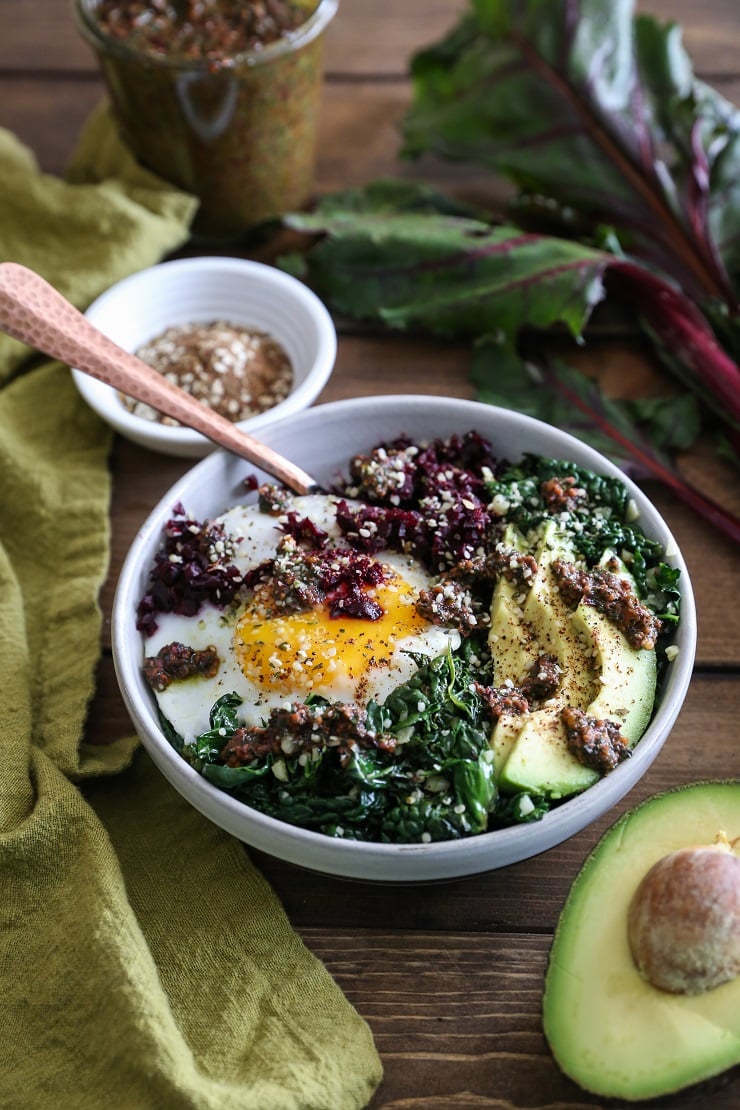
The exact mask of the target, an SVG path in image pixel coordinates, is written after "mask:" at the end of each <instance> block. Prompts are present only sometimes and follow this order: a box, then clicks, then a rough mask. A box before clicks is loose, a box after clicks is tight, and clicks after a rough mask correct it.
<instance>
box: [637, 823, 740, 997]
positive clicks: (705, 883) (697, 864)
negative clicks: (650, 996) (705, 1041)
mask: <svg viewBox="0 0 740 1110" xmlns="http://www.w3.org/2000/svg"><path fill="white" fill-rule="evenodd" d="M627 930H628V939H629V945H630V949H631V952H632V957H633V959H634V961H635V964H636V966H637V968H638V970H639V972H640V974H641V975H642V976H643V977H644V978H645V979H646V980H647V981H648V982H649V983H650V984H651V985H652V986H654V987H656V988H657V989H658V990H662V991H668V992H670V993H671V994H701V993H703V992H704V991H708V990H712V989H713V988H714V987H718V986H720V985H721V984H722V983H726V982H728V981H729V980H731V979H735V978H736V977H737V976H738V975H740V858H739V857H738V856H737V855H735V853H734V851H733V846H732V845H731V844H730V843H729V841H728V840H727V838H726V837H722V836H720V837H719V838H718V840H717V842H716V843H715V844H712V845H706V846H701V847H693V848H681V849H679V850H677V851H674V852H670V853H669V854H668V855H666V856H663V857H662V858H661V859H659V860H658V861H657V863H655V864H654V865H653V866H652V867H651V868H650V870H649V871H648V872H647V873H646V874H645V876H644V877H643V879H642V881H641V882H640V884H639V886H638V887H637V889H636V891H635V894H634V895H633V898H632V901H631V902H630V906H629V911H628V915H627Z"/></svg>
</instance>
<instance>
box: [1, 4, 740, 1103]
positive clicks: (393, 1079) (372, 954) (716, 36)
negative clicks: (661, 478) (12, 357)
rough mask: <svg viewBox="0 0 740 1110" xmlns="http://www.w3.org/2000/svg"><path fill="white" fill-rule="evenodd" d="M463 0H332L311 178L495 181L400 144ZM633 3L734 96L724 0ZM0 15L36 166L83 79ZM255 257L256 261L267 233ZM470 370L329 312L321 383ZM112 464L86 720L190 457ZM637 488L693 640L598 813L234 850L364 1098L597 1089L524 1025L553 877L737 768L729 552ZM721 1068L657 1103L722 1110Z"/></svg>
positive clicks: (453, 378) (442, 382)
mask: <svg viewBox="0 0 740 1110" xmlns="http://www.w3.org/2000/svg"><path fill="white" fill-rule="evenodd" d="M463 6H464V4H463V0H400V2H399V0H344V2H343V4H342V5H341V8H340V12H339V14H338V16H337V18H336V19H335V21H334V24H333V25H332V27H331V29H330V32H329V37H328V56H327V74H326V83H325V91H324V99H323V106H322V124H321V152H320V157H319V163H318V173H317V190H318V191H319V192H323V191H328V190H331V189H334V188H338V187H342V186H345V185H350V184H362V183H364V182H367V181H370V180H372V179H373V178H375V177H379V176H382V175H388V174H395V175H398V176H403V177H405V178H409V179H424V180H426V181H431V182H434V183H437V184H439V185H441V186H444V187H445V188H448V189H450V190H453V191H455V192H456V193H457V194H458V195H460V196H465V197H468V198H474V199H478V200H483V201H490V200H491V198H494V199H495V197H496V195H497V193H496V190H497V188H498V186H497V185H496V183H495V182H493V183H492V182H491V181H490V179H488V178H487V177H486V175H484V174H483V173H482V172H481V173H477V174H476V173H473V174H471V173H470V172H469V171H468V170H467V169H466V170H465V171H464V172H463V171H462V170H461V169H460V168H459V167H458V168H456V167H451V166H449V165H444V164H439V163H437V162H434V161H431V160H425V161H424V162H422V163H420V164H416V165H408V164H403V163H399V161H398V158H397V151H398V146H399V137H398V130H397V125H398V122H399V120H400V119H401V117H402V115H403V113H404V111H405V109H406V107H407V106H408V104H409V101H410V87H409V82H408V79H407V60H408V58H409V56H410V55H411V53H412V52H413V51H414V50H416V49H417V48H419V47H420V46H422V45H424V44H426V43H429V42H431V41H433V40H435V39H436V38H438V37H439V36H440V35H441V34H442V33H443V32H444V31H446V30H447V28H448V27H449V26H451V24H452V22H453V20H454V18H455V17H456V15H457V13H458V12H460V11H461V10H462V8H463ZM641 7H642V8H643V9H644V10H647V11H651V12H654V13H655V14H657V15H659V16H661V17H663V18H673V19H675V20H677V21H678V22H680V23H682V24H683V26H684V32H685V42H686V44H687V46H688V48H689V51H690V53H691V55H692V58H693V61H694V66H695V69H696V71H697V72H698V74H699V75H700V76H701V77H702V78H703V79H704V80H706V81H708V82H709V83H710V84H712V85H714V86H715V87H717V88H718V89H719V90H720V91H722V92H723V94H724V95H725V96H727V97H728V98H729V99H731V100H734V102H735V103H740V49H739V48H740V10H738V7H737V3H736V0H704V2H703V3H702V4H695V3H693V2H692V0H650V2H646V3H644V4H642V5H641ZM0 27H1V30H2V33H1V34H0V126H3V127H6V128H8V129H10V130H11V131H14V132H15V133H16V134H17V135H18V136H19V137H20V138H21V139H22V140H23V141H24V142H26V143H27V144H28V145H29V146H31V147H32V148H33V149H34V151H35V152H36V154H37V157H38V159H39V161H40V164H41V166H42V168H43V169H45V170H48V171H49V172H60V171H61V170H62V168H63V166H64V163H65V161H66V158H67V157H68V155H69V153H70V151H71V150H72V148H73V145H74V142H75V138H76V135H77V133H78V131H79V128H80V126H81V124H82V122H83V121H84V120H85V118H86V116H87V114H88V113H89V111H90V110H91V109H92V107H93V106H94V105H95V104H96V103H97V102H98V100H99V98H100V96H101V91H102V89H101V83H100V80H99V78H98V74H97V71H96V68H95V63H94V61H93V58H92V56H91V55H90V54H89V52H88V50H87V48H86V46H84V45H83V43H82V42H81V41H80V40H79V39H78V37H77V33H76V31H75V28H74V26H73V22H72V17H71V13H70V9H69V5H68V4H67V3H66V2H62V0H3V2H2V6H1V7H0ZM255 256H257V257H262V258H268V259H269V257H270V248H269V245H267V246H264V247H263V248H262V249H261V251H260V252H258V253H257V254H256V255H255ZM580 361H581V364H582V365H584V366H585V367H586V368H588V369H593V370H597V371H598V372H599V373H600V374H601V375H602V377H603V378H604V381H605V384H606V386H607V388H609V387H611V388H616V389H621V390H622V391H624V390H627V391H632V392H636V391H638V390H639V389H640V388H641V382H642V381H643V379H644V378H646V377H650V376H651V375H653V374H654V373H655V372H656V368H655V365H654V363H653V361H652V360H651V358H650V356H649V355H648V353H646V351H645V348H644V345H643V344H642V342H641V341H640V340H639V338H637V337H633V336H630V335H622V336H619V335H609V334H599V335H597V336H595V337H594V339H593V341H592V342H591V343H589V345H588V347H587V349H586V351H585V352H582V353H581V355H580ZM467 374H468V351H467V349H466V348H465V347H464V346H463V345H456V344H440V343H439V342H436V341H435V342H432V341H426V340H423V339H418V338H409V337H403V336H401V337H399V336H389V335H379V334H377V333H370V332H366V331H363V330H362V329H360V328H357V327H351V328H345V327H342V328H341V329H340V335H339V351H338V358H337V365H336V371H335V373H334V375H333V377H332V379H331V381H330V383H329V385H328V386H327V388H326V390H325V392H324V394H323V395H322V397H321V400H325V401H328V400H334V399H338V398H343V397H351V396H356V395H367V394H375V393H400V392H418V393H434V394H439V395H448V396H453V397H472V396H473V391H472V387H471V385H470V383H469V382H468V377H467ZM111 465H112V469H113V475H114V493H113V503H112V510H111V512H112V534H113V541H112V543H113V550H112V566H111V572H110V579H109V582H108V584H107V585H106V587H105V590H104V592H103V597H102V604H103V606H104V612H105V614H106V623H105V640H104V651H103V657H102V661H101V665H100V671H99V689H98V694H97V697H96V699H95V702H94V704H93V706H92V709H91V716H90V721H89V733H90V736H91V738H104V737H113V736H119V735H123V734H128V733H129V732H130V729H131V726H130V723H129V721H128V719H127V718H126V714H125V710H124V708H123V705H122V702H121V700H120V697H119V695H118V692H117V689H116V684H115V679H114V675H113V667H112V662H111V656H110V641H109V623H108V619H107V618H108V615H109V613H110V607H111V600H112V595H113V586H114V583H115V580H116V576H117V573H118V570H119V567H120V565H121V560H122V558H123V556H124V554H125V552H126V549H127V547H128V545H129V543H130V541H131V540H132V538H133V536H134V534H135V531H136V529H137V527H138V526H139V524H140V523H141V521H142V520H143V519H144V517H145V516H146V514H147V513H148V511H149V509H150V508H151V507H152V506H153V505H154V504H155V502H156V501H158V500H159V498H160V496H161V495H162V494H163V493H164V492H165V491H166V489H167V488H168V487H169V486H170V484H171V483H172V482H173V481H174V480H175V479H176V478H177V477H179V475H180V474H181V473H182V471H183V470H184V469H185V468H186V465H187V464H186V463H184V462H182V461H177V460H173V459H168V458H165V457H163V456H159V455H155V454H150V453H148V452H146V451H144V450H142V449H139V448H136V447H134V446H132V445H131V444H129V443H127V442H123V441H120V442H117V443H116V444H115V448H114V452H113V456H112V460H111ZM683 465H684V466H685V468H686V470H687V473H689V474H690V475H691V477H692V478H693V480H694V481H695V482H697V483H698V484H700V485H702V486H704V488H706V489H707V490H709V491H710V492H712V491H713V492H714V493H715V494H717V495H718V496H720V497H721V498H722V499H723V500H724V501H725V502H726V503H729V504H731V505H732V506H733V507H734V510H735V512H740V491H739V490H738V488H737V482H736V480H733V476H732V474H731V472H729V471H724V470H723V469H722V467H720V466H719V465H718V464H716V463H715V462H713V461H712V459H711V458H710V456H709V454H708V453H707V452H706V451H703V450H701V449H699V450H696V451H694V452H692V455H691V456H690V457H689V458H687V459H686V460H684V464H683ZM646 488H648V492H649V493H650V494H651V495H652V496H653V497H654V499H655V500H656V502H657V504H658V506H659V508H660V509H661V511H662V512H663V514H664V516H665V517H666V519H667V521H668V523H669V525H670V527H671V528H672V530H673V531H674V533H675V535H676V537H677V539H678V541H679V543H680V545H681V546H682V548H683V550H684V553H685V556H686V558H687V561H688V564H689V568H690V571H691V574H692V580H693V585H694V589H695V593H696V599H697V607H698V617H699V643H698V655H697V661H696V670H695V674H694V677H693V680H692V685H691V688H690V691H689V695H688V698H687V701H686V704H685V707H684V709H683V711H682V712H681V715H680V717H679V719H678V722H677V724H676V726H675V728H674V730H673V733H672V735H671V737H670V739H669V741H668V743H667V744H666V746H665V747H664V749H663V751H662V752H661V754H660V756H659V757H658V759H657V760H656V762H655V763H654V764H653V766H652V767H651V769H650V771H649V772H648V774H647V775H646V776H645V778H644V779H643V780H642V781H641V782H640V783H639V785H638V786H636V787H635V788H634V789H633V791H632V792H631V793H630V794H629V796H628V797H627V798H626V799H625V800H624V801H623V802H622V803H621V804H620V805H618V806H617V807H616V808H615V810H613V811H612V812H611V813H610V814H609V815H608V817H607V818H604V819H602V820H600V821H598V822H597V823H596V824H595V825H594V826H592V827H590V828H588V829H587V830H585V831H584V832H582V833H580V834H579V835H577V836H575V837H573V838H572V839H571V840H569V841H568V842H567V843H565V844H562V845H561V846H559V847H556V848H553V849H551V850H550V851H548V852H547V853H545V854H544V855H541V856H540V857H538V858H536V859H533V860H530V861H527V862H524V863H520V864H517V865H515V866H511V867H508V868H505V869H503V870H500V871H497V872H491V873H488V874H484V875H480V876H478V877H475V878H470V879H466V880H464V881H457V882H451V883H447V884H440V885H430V886H423V887H413V888H404V887H401V888H388V887H384V886H368V885H362V884H357V883H348V882H344V881H337V880H333V879H331V878H322V877H318V876H316V875H313V874H307V873H304V872H303V871H301V870H300V869H298V868H296V867H293V866H290V865H287V864H283V863H281V862H279V861H276V860H274V859H271V858H268V857H266V856H262V855H257V854H253V857H254V858H255V861H256V862H257V864H258V865H259V866H260V867H261V868H262V869H263V871H264V873H265V874H266V875H267V877H268V878H269V880H270V881H271V882H272V884H273V886H274V888H275V890H276V891H277V893H278V894H279V896H280V898H281V899H282V901H283V904H284V906H285V908H286V910H287V913H288V915H289V917H290V920H291V921H292V922H293V924H294V926H295V928H296V929H297V930H298V931H299V932H300V934H301V936H302V937H303V938H304V939H305V941H306V943H307V944H308V946H309V947H310V948H311V949H312V950H313V951H314V952H315V953H316V955H317V956H319V957H320V958H321V959H322V960H323V961H324V962H325V964H326V966H327V967H328V968H329V970H330V971H331V973H332V974H333V975H334V976H335V977H336V979H337V981H338V982H339V984H340V985H341V987H342V988H343V989H344V991H345V992H346V994H347V996H348V997H349V998H350V999H351V1001H352V1002H353V1003H354V1005H355V1006H356V1007H357V1009H358V1010H359V1012H360V1013H361V1014H362V1015H363V1016H364V1017H365V1018H366V1019H367V1021H368V1022H369V1024H370V1026H371V1028H372V1031H373V1033H374V1036H375V1040H376V1044H377V1047H378V1050H379V1052H380V1054H381V1056H382V1059H383V1063H384V1067H385V1079H384V1080H383V1083H382V1085H381V1087H380V1089H379V1090H378V1092H377V1094H376V1096H375V1098H374V1100H373V1102H372V1107H373V1108H374V1110H379V1108H380V1107H384V1108H390V1107H393V1108H398V1110H400V1108H401V1107H403V1108H404V1110H409V1108H411V1107H413V1108H419V1110H443V1108H444V1110H449V1108H451V1107H456V1108H463V1107H464V1108H468V1110H472V1108H473V1107H476V1108H478V1107H484V1106H485V1107H529V1108H538V1107H539V1108H544V1107H559V1108H563V1107H577V1106H599V1105H600V1102H599V1100H598V1099H595V1098H593V1097H590V1096H587V1095H586V1094H584V1093H583V1092H581V1091H579V1090H578V1089H577V1088H576V1087H575V1086H574V1085H573V1084H572V1083H571V1082H569V1081H568V1080H566V1079H565V1078H564V1077H563V1076H561V1075H560V1074H559V1073H558V1070H557V1068H556V1067H555V1065H554V1063H553V1061H552V1059H551V1057H550V1055H549V1052H548V1050H547V1047H546V1044H545V1042H544V1039H543V1036H542V1032H541V998H542V985H543V975H544V971H545V967H546V961H547V954H548V950H549V947H550V943H551V940H552V935H553V929H554V927H555V923H556V921H557V918H558V914H559V912H560V909H561V907H562V905H563V902H564V900H565V897H566V895H567V893H568V889H569V887H570V884H571V882H572V881H573V879H574V878H575V875H576V873H577V871H578V869H579V867H580V865H581V864H582V862H583V860H584V859H585V857H586V855H587V853H588V852H589V850H590V849H591V848H592V847H593V845H594V844H595V843H596V841H597V839H598V838H599V836H600V835H601V834H602V833H603V832H604V831H605V829H606V828H607V826H608V825H609V824H611V823H612V822H613V821H614V820H615V819H616V818H617V817H618V816H619V815H620V814H621V813H622V812H624V810H625V809H627V808H629V807H631V806H632V805H634V804H635V803H637V802H639V801H641V800H642V799H644V798H646V797H647V796H648V795H651V794H654V793H656V792H658V791H660V790H663V789H665V788H667V787H671V786H675V785H678V784H680V783H686V782H691V781H694V780H696V779H699V778H713V777H740V744H739V743H738V741H739V740H740V726H739V725H738V717H739V715H740V635H739V633H740V606H738V605H737V604H736V603H735V599H736V597H737V591H738V581H740V553H738V551H737V550H736V549H735V548H733V546H732V545H731V544H730V543H729V542H728V541H725V540H724V539H723V538H722V537H720V536H718V535H716V534H714V533H712V532H711V531H710V530H709V529H708V527H705V526H704V525H703V524H702V523H701V522H700V521H699V520H698V519H696V518H694V517H693V516H692V515H691V513H690V512H689V511H688V510H687V509H685V508H684V507H683V506H682V505H680V504H679V503H678V502H677V501H676V500H675V499H674V498H673V497H672V496H671V495H669V494H668V493H666V492H664V491H663V490H661V489H659V488H655V487H646ZM739 1071H740V1069H735V1071H734V1073H732V1074H730V1075H728V1076H725V1077H723V1080H722V1081H721V1082H718V1083H716V1084H714V1085H712V1086H711V1088H710V1089H709V1090H701V1091H698V1092H697V1091H694V1092H685V1093H684V1094H682V1095H676V1096H672V1097H671V1098H669V1099H668V1100H666V1101H665V1102H663V1103H662V1104H661V1105H663V1106H666V1105H670V1106H671V1107H677V1108H678V1107H695V1106H696V1107H699V1106H702V1107H703V1106H705V1105H711V1106H712V1107H714V1108H715V1110H731V1108H735V1110H737V1107H738V1106H740V1074H738V1073H739ZM266 1110H269V1108H266ZM327 1110H331V1108H327Z"/></svg>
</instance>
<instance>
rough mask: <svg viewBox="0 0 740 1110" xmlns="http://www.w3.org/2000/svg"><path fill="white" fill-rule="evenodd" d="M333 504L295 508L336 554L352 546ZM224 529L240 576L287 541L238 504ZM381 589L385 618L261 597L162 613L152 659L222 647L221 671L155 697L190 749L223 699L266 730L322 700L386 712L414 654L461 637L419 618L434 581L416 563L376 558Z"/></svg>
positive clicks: (312, 500)
mask: <svg viewBox="0 0 740 1110" xmlns="http://www.w3.org/2000/svg"><path fill="white" fill-rule="evenodd" d="M333 504H334V503H333V501H332V499H331V498H330V497H325V496H320V495H312V496H307V497H296V498H294V499H293V503H292V505H291V509H292V510H294V511H295V512H296V513H297V514H298V516H300V517H308V518H309V519H310V520H311V521H312V522H313V523H314V524H315V525H316V526H317V527H318V528H321V529H322V530H323V531H325V532H327V533H328V534H329V536H330V537H331V541H332V543H333V544H334V545H335V546H339V547H346V542H345V541H344V539H343V537H342V535H341V533H340V531H339V528H338V527H337V524H336V520H335V513H334V508H333ZM219 522H220V523H222V524H223V526H224V529H225V532H226V534H227V536H228V537H230V538H231V541H232V543H233V544H234V546H235V554H234V556H233V558H232V562H233V563H234V564H235V565H236V566H237V567H238V568H239V570H240V571H241V573H242V574H246V573H247V572H248V571H250V570H252V569H254V568H255V567H257V566H259V565H260V564H261V563H263V562H265V561H266V560H268V559H271V558H273V557H274V556H275V552H276V545H277V543H278V542H279V541H280V539H281V538H282V535H283V534H282V532H281V531H280V530H279V529H278V523H279V520H278V519H276V518H275V517H273V516H269V515H267V514H265V513H261V512H260V511H259V509H258V508H257V506H256V505H246V506H237V507H236V508H234V509H231V510H229V511H228V512H227V513H225V514H224V515H223V516H222V517H220V518H219ZM374 558H375V560H376V561H377V562H379V563H381V564H382V565H383V567H384V581H383V582H382V583H381V584H380V585H378V586H376V587H374V588H373V589H372V590H371V591H370V590H368V591H367V592H368V593H370V594H371V596H372V598H373V599H374V600H375V601H376V602H377V603H378V605H379V606H380V608H381V609H382V615H381V616H380V618H379V619H378V620H366V619H358V618H352V617H346V616H340V617H335V616H332V615H331V614H330V612H329V607H328V605H327V604H326V603H324V602H322V603H319V604H317V605H315V606H314V607H313V608H311V609H309V610H308V611H305V612H297V613H292V612H288V613H285V612H270V611H269V609H268V610H267V611H266V610H265V607H264V605H263V604H262V602H261V600H260V598H259V597H258V596H257V595H255V596H253V597H249V598H248V599H247V600H245V601H243V602H242V603H241V604H240V605H239V606H237V607H235V608H233V610H229V611H224V610H222V609H219V608H217V607H216V606H213V605H210V604H208V605H206V606H204V607H203V608H202V609H201V611H200V612H199V613H198V614H197V615H196V616H194V617H186V616H181V615H178V614H171V613H169V614H162V615H158V617H157V621H158V625H159V627H158V629H157V631H156V633H155V634H154V635H153V636H151V637H150V638H149V639H147V641H146V644H145V650H146V654H147V655H148V656H153V655H156V654H157V653H158V652H159V651H160V650H161V649H162V648H163V647H164V646H165V645H167V644H170V643H173V642H180V643H183V644H186V645H188V646H189V647H191V648H193V649H195V650H197V651H200V650H203V649H205V648H207V647H209V646H213V647H215V649H216V651H217V653H218V656H219V660H220V663H219V667H218V671H217V673H216V674H215V675H214V676H213V677H211V678H208V677H205V676H202V675H197V676H194V677H192V678H187V679H184V680H180V681H173V682H172V683H171V684H170V685H169V686H168V687H167V688H166V689H164V690H162V691H157V692H156V697H157V700H158V702H159V705H160V708H161V711H162V712H163V714H164V715H165V717H167V719H168V720H169V721H170V722H171V724H172V725H173V727H174V728H175V729H176V730H177V732H178V733H180V735H181V736H182V737H183V738H184V740H185V741H186V742H188V741H190V740H192V739H193V738H194V737H195V736H198V735H199V734H200V733H202V732H204V731H206V730H207V729H208V728H209V714H210V709H211V706H212V705H213V704H214V702H216V701H217V700H218V699H219V698H220V697H222V696H223V695H224V694H230V693H236V694H238V695H239V696H240V697H241V698H242V705H241V707H240V709H239V717H240V720H241V721H242V722H243V723H244V724H246V725H260V724H262V723H263V722H264V720H265V718H266V717H267V716H268V714H269V712H270V710H271V709H274V708H277V707H280V706H289V705H291V704H293V703H295V702H302V701H305V700H306V698H307V697H308V696H309V695H310V694H319V695H321V696H322V697H324V698H327V699H328V700H329V701H338V702H352V703H354V704H356V705H359V706H364V705H366V704H367V703H368V701H370V700H374V701H376V702H377V703H379V704H381V705H382V703H383V702H384V700H385V699H386V698H387V696H388V695H389V694H390V693H391V691H392V690H394V689H395V688H396V687H397V686H399V685H400V684H401V683H403V682H405V681H407V680H408V679H409V678H410V677H411V676H412V675H413V673H414V672H415V670H416V667H417V664H416V663H415V662H414V659H413V658H412V655H411V654H409V653H416V654H421V655H424V656H427V657H429V658H431V657H434V656H437V655H439V654H441V653H442V652H443V651H445V650H446V648H447V646H448V645H449V646H450V647H452V648H453V649H454V648H456V647H458V646H459V643H460V634H459V632H457V630H455V629H451V628H444V627H442V626H441V625H436V624H433V623H431V622H430V621H428V620H426V619H425V618H424V617H422V616H421V615H420V614H419V613H418V612H417V609H416V606H415V601H416V598H417V597H418V595H419V591H420V590H422V589H425V588H427V587H428V586H429V585H430V581H431V580H430V576H429V575H428V573H427V572H426V571H425V569H424V568H423V567H422V566H421V565H420V563H419V562H418V561H417V560H415V559H414V558H412V557H411V556H408V555H404V554H399V553H398V552H385V551H384V552H379V553H378V554H377V555H375V556H374Z"/></svg>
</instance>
